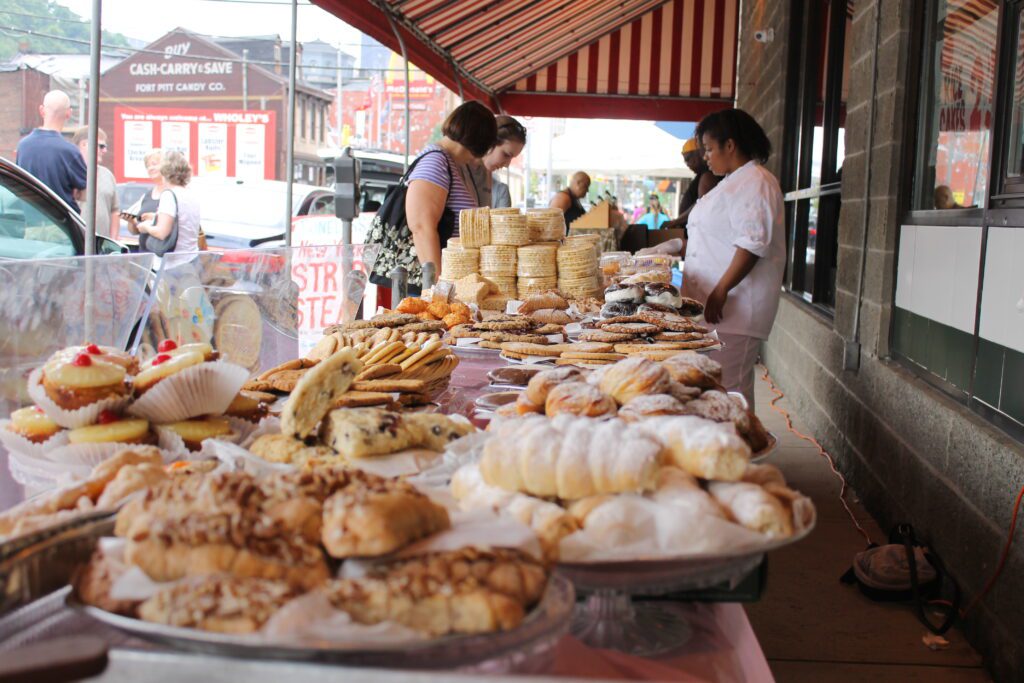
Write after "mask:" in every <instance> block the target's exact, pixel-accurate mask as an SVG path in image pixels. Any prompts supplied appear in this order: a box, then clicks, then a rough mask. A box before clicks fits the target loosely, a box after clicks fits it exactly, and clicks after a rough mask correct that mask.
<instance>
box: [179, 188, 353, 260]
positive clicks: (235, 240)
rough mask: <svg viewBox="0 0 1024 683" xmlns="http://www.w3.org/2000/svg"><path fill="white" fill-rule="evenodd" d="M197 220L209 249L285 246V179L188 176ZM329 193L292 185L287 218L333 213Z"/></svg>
mask: <svg viewBox="0 0 1024 683" xmlns="http://www.w3.org/2000/svg"><path fill="white" fill-rule="evenodd" d="M188 187H189V189H190V190H192V191H193V192H195V193H197V195H198V198H199V214H200V223H201V224H202V226H203V232H205V233H206V242H207V244H208V245H209V247H210V249H215V250H223V249H248V248H251V247H256V246H280V245H282V244H284V230H285V218H284V206H285V197H286V192H287V183H285V182H283V181H279V180H241V179H237V178H203V177H197V178H193V179H192V182H190V183H189V185H188ZM333 215H334V193H333V192H332V191H331V190H330V189H328V188H326V187H316V186H314V185H302V184H300V183H295V184H294V185H292V217H293V218H294V217H296V216H333Z"/></svg>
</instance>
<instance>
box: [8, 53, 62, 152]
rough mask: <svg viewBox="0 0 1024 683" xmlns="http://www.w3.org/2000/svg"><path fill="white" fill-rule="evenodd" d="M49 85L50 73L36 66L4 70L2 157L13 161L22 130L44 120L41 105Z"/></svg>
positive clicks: (22, 135)
mask: <svg viewBox="0 0 1024 683" xmlns="http://www.w3.org/2000/svg"><path fill="white" fill-rule="evenodd" d="M49 84H50V78H49V76H47V75H45V74H43V73H40V72H39V71H35V70H34V69H18V70H16V71H0V93H4V94H5V96H4V97H0V156H2V157H5V158H7V159H11V160H13V159H14V152H15V150H16V149H17V147H18V141H19V140H21V138H22V137H24V134H23V132H22V131H23V130H24V129H26V128H28V129H31V128H34V127H35V126H38V125H40V124H41V123H42V119H40V118H39V114H38V108H39V105H40V104H42V103H43V96H44V95H45V94H46V91H47V89H48V87H49Z"/></svg>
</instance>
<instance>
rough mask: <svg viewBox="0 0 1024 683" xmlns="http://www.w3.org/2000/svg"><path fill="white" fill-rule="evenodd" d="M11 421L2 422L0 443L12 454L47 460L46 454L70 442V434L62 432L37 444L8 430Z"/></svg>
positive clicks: (0, 425) (0, 422)
mask: <svg viewBox="0 0 1024 683" xmlns="http://www.w3.org/2000/svg"><path fill="white" fill-rule="evenodd" d="M10 423H11V421H10V420H0V443H2V444H3V445H4V448H6V449H7V450H8V451H10V452H18V453H24V454H25V455H30V456H32V457H34V458H45V457H46V454H47V453H49V452H50V451H52V450H53V449H55V448H59V447H61V446H64V445H65V444H67V442H68V433H67V432H65V431H60V432H57V433H56V434H54V435H53V436H51V437H50V438H49V439H47V440H46V441H44V442H42V443H36V442H34V441H30V440H29V439H26V438H25V437H24V436H22V435H21V434H17V433H15V432H12V431H11V430H9V429H7V425H9V424H10Z"/></svg>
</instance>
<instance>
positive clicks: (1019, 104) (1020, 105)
mask: <svg viewBox="0 0 1024 683" xmlns="http://www.w3.org/2000/svg"><path fill="white" fill-rule="evenodd" d="M1016 38H1017V49H1016V50H1015V52H1014V60H1015V64H1014V65H1013V101H1012V102H1010V111H1011V119H1010V132H1009V135H1008V136H1007V144H1008V145H1009V149H1008V150H1007V151H1008V156H1007V163H1006V175H1007V176H1009V177H1012V178H1019V177H1021V176H1022V175H1024V12H1022V13H1021V14H1020V15H1019V16H1018V18H1017V36H1016Z"/></svg>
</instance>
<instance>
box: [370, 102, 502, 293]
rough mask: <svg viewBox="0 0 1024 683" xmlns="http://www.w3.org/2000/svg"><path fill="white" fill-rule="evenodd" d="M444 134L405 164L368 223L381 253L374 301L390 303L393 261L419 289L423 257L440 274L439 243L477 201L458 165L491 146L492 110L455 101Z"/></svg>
mask: <svg viewBox="0 0 1024 683" xmlns="http://www.w3.org/2000/svg"><path fill="white" fill-rule="evenodd" d="M441 133H442V135H443V137H442V138H441V140H440V142H438V143H437V144H436V145H428V146H427V147H426V149H424V150H423V151H422V152H421V153H420V154H419V156H417V157H416V159H415V160H414V161H413V162H412V163H411V164H410V165H409V169H408V170H407V171H406V173H405V177H404V178H403V179H402V182H400V183H399V184H398V185H397V186H396V187H395V188H394V189H393V190H392V191H391V194H389V196H388V197H387V199H385V200H384V205H383V206H381V208H380V211H378V213H377V216H376V217H375V218H374V220H373V225H372V227H371V228H370V234H369V238H368V240H367V242H368V243H371V244H379V245H380V246H381V251H380V254H379V255H378V256H377V261H376V263H375V264H374V267H373V274H372V275H371V278H370V279H371V280H372V281H373V283H374V284H376V285H378V290H377V301H378V304H380V305H384V306H390V304H391V298H390V297H391V293H390V290H388V287H389V286H390V284H391V280H390V273H391V271H392V269H394V268H395V267H397V266H404V267H405V268H406V269H407V270H408V272H409V291H410V293H418V292H419V291H420V289H421V284H422V278H423V268H422V264H424V263H433V264H435V266H436V267H437V275H438V278H440V277H441V276H442V275H443V273H441V272H440V266H441V249H443V248H444V247H445V245H446V244H447V243H448V240H449V239H450V238H452V237H458V236H459V211H461V210H463V209H472V208H475V207H476V206H477V200H476V197H475V196H474V194H473V193H472V192H470V191H469V190H468V189H467V187H466V183H465V182H464V180H463V178H462V173H461V172H460V170H459V166H460V164H468V163H470V162H471V161H473V160H475V159H480V158H481V157H483V156H484V155H485V154H487V152H488V151H489V150H490V149H491V148H492V147H494V143H495V140H497V136H498V127H497V124H496V123H495V119H494V114H492V113H491V110H490V109H488V108H487V107H485V106H484V105H483V104H481V103H480V102H477V101H475V100H471V101H469V102H466V103H464V104H462V105H460V106H458V107H456V108H455V109H454V110H453V111H452V112H451V113H450V114H449V115H448V118H447V119H445V121H444V124H443V125H442V127H441Z"/></svg>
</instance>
